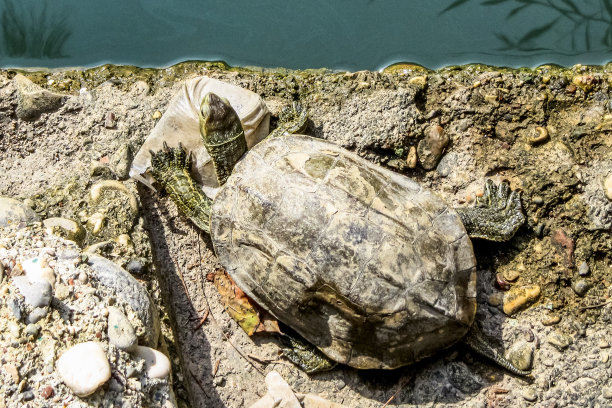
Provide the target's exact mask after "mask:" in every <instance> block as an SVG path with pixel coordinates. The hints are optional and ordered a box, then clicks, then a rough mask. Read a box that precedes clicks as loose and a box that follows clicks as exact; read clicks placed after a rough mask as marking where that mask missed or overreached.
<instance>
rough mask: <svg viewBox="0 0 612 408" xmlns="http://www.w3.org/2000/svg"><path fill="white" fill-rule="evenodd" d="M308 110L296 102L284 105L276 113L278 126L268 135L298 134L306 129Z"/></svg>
mask: <svg viewBox="0 0 612 408" xmlns="http://www.w3.org/2000/svg"><path fill="white" fill-rule="evenodd" d="M307 123H308V111H307V110H306V109H305V108H304V107H302V105H300V104H299V103H298V102H293V104H291V105H287V106H285V107H284V108H283V109H282V110H281V112H280V114H279V115H278V126H277V128H276V129H274V130H273V131H272V132H271V133H270V134H269V135H268V137H277V136H286V135H290V134H299V133H302V132H304V130H306V125H307Z"/></svg>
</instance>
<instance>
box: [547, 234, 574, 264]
mask: <svg viewBox="0 0 612 408" xmlns="http://www.w3.org/2000/svg"><path fill="white" fill-rule="evenodd" d="M551 242H552V244H553V245H554V246H555V247H556V248H557V250H558V251H559V252H562V253H564V255H565V266H567V267H568V268H569V267H572V266H573V265H574V249H575V245H574V240H573V239H572V238H571V237H570V236H569V235H567V232H565V231H564V230H563V229H561V228H559V229H557V230H555V231H554V232H553V233H552V237H551Z"/></svg>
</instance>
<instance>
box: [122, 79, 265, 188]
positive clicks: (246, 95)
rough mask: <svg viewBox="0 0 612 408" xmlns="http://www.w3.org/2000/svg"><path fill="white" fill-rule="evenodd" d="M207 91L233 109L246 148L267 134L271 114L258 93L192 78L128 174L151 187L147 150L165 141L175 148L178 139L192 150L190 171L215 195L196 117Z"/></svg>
mask: <svg viewBox="0 0 612 408" xmlns="http://www.w3.org/2000/svg"><path fill="white" fill-rule="evenodd" d="M208 92H214V93H216V94H217V95H219V96H221V97H224V98H226V99H227V100H228V101H229V102H230V104H231V105H232V107H233V108H234V109H235V110H236V113H237V114H238V117H239V118H240V122H241V123H242V127H243V128H244V133H245V137H246V140H247V145H248V147H249V148H251V147H252V146H253V145H255V144H256V143H258V142H260V141H261V140H262V139H263V138H264V137H266V136H267V135H268V132H269V125H270V114H269V111H268V108H267V107H266V104H265V103H264V101H263V100H262V99H261V97H260V96H259V95H257V94H256V93H254V92H251V91H249V90H247V89H244V88H240V87H238V86H235V85H231V84H228V83H225V82H222V81H219V80H216V79H213V78H209V77H205V76H202V77H197V78H193V79H190V80H188V81H186V82H185V83H184V84H183V86H182V88H181V90H180V91H179V93H178V94H177V95H176V96H175V97H174V98H173V99H172V101H171V102H170V104H169V105H168V109H166V112H165V113H164V114H163V116H162V117H161V119H160V120H159V122H158V123H157V125H155V127H154V128H153V130H152V131H151V134H150V135H149V136H148V137H147V139H146V140H145V142H144V144H143V145H142V147H141V148H140V150H139V151H138V153H137V154H136V156H135V157H134V160H133V162H132V168H131V169H130V177H132V178H134V179H136V180H139V181H141V182H143V183H144V184H146V185H147V186H149V187H151V188H153V186H152V182H153V178H152V177H151V175H150V174H148V173H147V171H148V170H149V169H150V166H151V154H150V151H154V152H157V151H159V150H160V149H161V148H162V146H163V143H164V142H166V143H167V144H168V146H169V147H176V146H178V144H179V142H180V143H181V144H182V145H183V146H184V147H185V149H186V150H187V151H188V152H191V153H192V157H193V164H192V169H191V174H192V175H193V177H194V178H195V179H196V181H197V182H198V183H199V184H200V185H201V186H202V188H203V190H204V192H205V193H206V194H207V195H209V196H211V197H214V195H215V194H216V188H217V187H218V183H217V178H216V175H215V170H214V167H213V164H212V161H211V159H210V155H209V154H208V152H207V151H206V148H205V147H204V144H203V143H202V138H201V136H200V127H199V118H198V112H199V110H200V104H201V102H202V99H203V98H204V96H205V95H206V94H207V93H208Z"/></svg>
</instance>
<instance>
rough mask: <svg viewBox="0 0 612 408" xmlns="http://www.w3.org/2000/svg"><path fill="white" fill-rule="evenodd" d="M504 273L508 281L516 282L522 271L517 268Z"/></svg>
mask: <svg viewBox="0 0 612 408" xmlns="http://www.w3.org/2000/svg"><path fill="white" fill-rule="evenodd" d="M503 275H504V278H505V279H506V280H507V281H509V282H514V281H515V280H517V279H518V278H519V276H520V273H519V271H517V270H516V269H510V270H508V271H505V272H504V274H503Z"/></svg>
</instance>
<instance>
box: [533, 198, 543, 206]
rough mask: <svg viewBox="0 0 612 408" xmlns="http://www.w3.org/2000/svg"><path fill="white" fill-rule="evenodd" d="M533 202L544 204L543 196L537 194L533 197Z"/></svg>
mask: <svg viewBox="0 0 612 408" xmlns="http://www.w3.org/2000/svg"><path fill="white" fill-rule="evenodd" d="M533 203H534V204H535V205H542V204H544V199H543V198H542V197H540V196H535V197H533Z"/></svg>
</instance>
